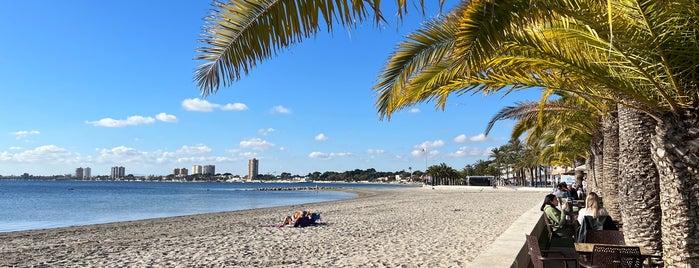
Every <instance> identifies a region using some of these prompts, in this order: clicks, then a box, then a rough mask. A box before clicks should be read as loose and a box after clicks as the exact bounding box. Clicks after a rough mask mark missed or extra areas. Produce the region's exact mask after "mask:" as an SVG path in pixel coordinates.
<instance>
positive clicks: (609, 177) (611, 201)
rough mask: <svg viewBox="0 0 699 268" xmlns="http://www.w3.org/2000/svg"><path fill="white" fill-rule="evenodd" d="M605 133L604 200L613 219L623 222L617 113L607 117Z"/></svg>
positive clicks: (604, 123)
mask: <svg viewBox="0 0 699 268" xmlns="http://www.w3.org/2000/svg"><path fill="white" fill-rule="evenodd" d="M603 129H604V130H603V133H604V167H603V170H602V172H603V173H604V175H603V176H604V178H605V180H604V184H603V188H602V196H603V198H602V200H603V202H604V207H605V208H606V209H607V212H609V215H610V216H612V218H614V219H616V220H618V221H621V220H622V217H621V212H620V211H619V120H618V115H617V113H616V112H614V113H612V114H610V115H607V116H606V117H605V118H604V122H603Z"/></svg>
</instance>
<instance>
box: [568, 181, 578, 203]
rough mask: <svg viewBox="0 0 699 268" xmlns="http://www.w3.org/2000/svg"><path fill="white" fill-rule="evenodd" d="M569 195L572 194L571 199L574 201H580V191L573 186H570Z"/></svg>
mask: <svg viewBox="0 0 699 268" xmlns="http://www.w3.org/2000/svg"><path fill="white" fill-rule="evenodd" d="M568 194H570V198H573V200H577V199H578V190H576V189H575V188H574V187H573V185H572V184H571V185H568Z"/></svg>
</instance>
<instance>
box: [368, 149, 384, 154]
mask: <svg viewBox="0 0 699 268" xmlns="http://www.w3.org/2000/svg"><path fill="white" fill-rule="evenodd" d="M366 152H367V153H368V154H383V153H385V152H386V151H384V150H381V149H368V150H366Z"/></svg>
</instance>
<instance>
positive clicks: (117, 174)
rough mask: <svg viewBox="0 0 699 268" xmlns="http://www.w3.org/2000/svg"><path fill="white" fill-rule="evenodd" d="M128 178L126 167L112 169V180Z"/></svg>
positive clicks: (110, 176)
mask: <svg viewBox="0 0 699 268" xmlns="http://www.w3.org/2000/svg"><path fill="white" fill-rule="evenodd" d="M125 176H126V168H124V167H112V172H111V174H110V175H109V178H110V179H121V178H123V177H125Z"/></svg>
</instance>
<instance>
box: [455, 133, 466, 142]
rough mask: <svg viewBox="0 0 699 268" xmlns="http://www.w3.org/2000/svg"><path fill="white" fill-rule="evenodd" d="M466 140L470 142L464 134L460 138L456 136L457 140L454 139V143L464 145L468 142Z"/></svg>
mask: <svg viewBox="0 0 699 268" xmlns="http://www.w3.org/2000/svg"><path fill="white" fill-rule="evenodd" d="M466 140H468V137H466V135H464V134H461V135H459V136H456V138H454V142H456V143H464V142H466Z"/></svg>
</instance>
